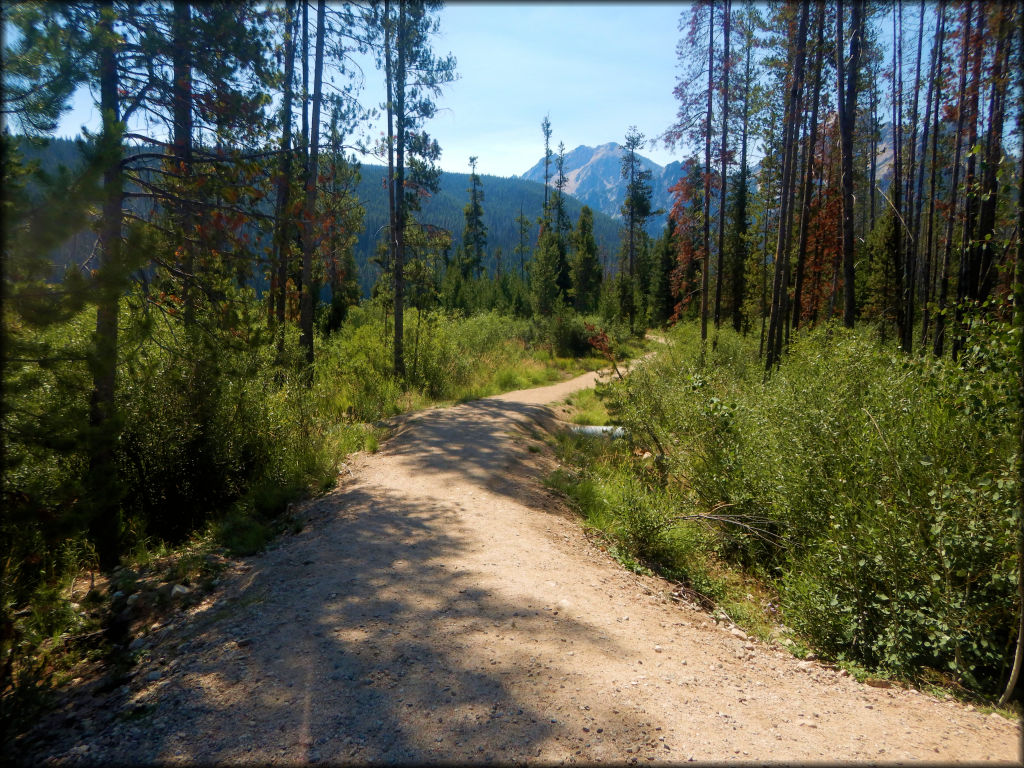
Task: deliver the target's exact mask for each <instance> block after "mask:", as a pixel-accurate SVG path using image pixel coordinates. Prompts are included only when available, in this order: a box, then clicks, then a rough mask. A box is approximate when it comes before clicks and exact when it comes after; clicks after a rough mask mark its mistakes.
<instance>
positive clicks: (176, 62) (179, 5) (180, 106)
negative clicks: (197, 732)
mask: <svg viewBox="0 0 1024 768" xmlns="http://www.w3.org/2000/svg"><path fill="white" fill-rule="evenodd" d="M191 15H192V9H191V5H190V4H189V2H188V0H177V2H175V3H174V24H173V27H174V31H173V36H174V40H173V43H172V46H171V53H172V58H173V76H174V84H173V87H172V92H173V111H174V133H173V137H172V143H173V145H174V159H175V161H176V162H177V163H178V165H179V168H178V169H176V170H177V171H178V172H179V173H181V174H182V175H183V181H184V185H183V186H184V188H185V194H186V195H188V193H189V187H188V179H189V177H190V176H191V175H192V66H191V62H190V61H189V45H190V42H191V41H190V40H189V37H190V35H189V26H190V24H191ZM177 209H178V210H177V217H178V225H179V226H180V227H181V234H182V242H181V247H182V250H183V251H184V259H183V260H182V263H181V269H182V272H183V273H184V279H183V281H182V289H181V292H182V293H181V298H182V301H183V303H184V305H185V307H184V308H185V326H186V327H191V326H192V324H193V323H194V322H195V298H194V295H193V292H192V284H193V282H194V280H195V250H194V249H195V245H194V243H193V232H192V211H191V206H190V205H189V202H188V200H187V199H186V198H185V196H183V197H182V198H180V199H179V200H178V201H177Z"/></svg>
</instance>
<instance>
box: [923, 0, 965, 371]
mask: <svg viewBox="0 0 1024 768" xmlns="http://www.w3.org/2000/svg"><path fill="white" fill-rule="evenodd" d="M973 10H974V8H973V5H972V0H967V6H966V8H965V10H964V34H963V42H962V45H961V50H960V89H959V91H958V93H959V96H958V99H957V117H956V133H955V134H954V136H953V142H954V143H955V144H956V149H955V150H954V151H953V179H952V181H951V183H950V187H949V212H948V214H947V217H946V235H945V240H944V242H943V247H942V272H941V274H940V275H939V304H938V307H937V311H936V314H935V338H934V341H933V345H932V351H933V353H934V354H935V356H936V357H941V356H942V351H943V345H944V342H945V336H946V333H945V331H946V312H945V310H946V301H947V298H948V296H949V261H950V257H951V254H952V250H953V224H954V222H955V221H956V199H957V190H958V188H959V186H960V147H961V145H962V143H963V142H962V139H961V137H962V136H963V132H964V111H965V107H966V104H965V103H964V102H965V100H966V97H967V58H968V56H969V55H970V42H971V21H972V18H973V17H972V13H973Z"/></svg>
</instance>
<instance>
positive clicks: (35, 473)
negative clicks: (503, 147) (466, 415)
mask: <svg viewBox="0 0 1024 768" xmlns="http://www.w3.org/2000/svg"><path fill="white" fill-rule="evenodd" d="M579 12H580V13H586V6H580V10H579ZM2 13H3V21H4V25H5V47H4V60H3V63H4V74H3V78H4V80H3V82H4V87H3V110H4V120H5V125H4V131H3V262H2V269H3V309H2V312H3V330H2V344H3V347H2V365H3V368H2V378H3V401H2V413H0V418H2V424H3V426H2V440H3V453H2V462H3V463H2V471H3V502H2V512H0V515H2V516H0V541H2V552H0V686H2V707H0V717H2V719H3V721H4V723H5V730H8V728H7V726H10V727H11V728H15V729H16V728H17V727H20V726H19V725H18V724H17V723H18V722H19V721H18V718H19V717H22V718H24V716H25V713H29V712H31V711H32V709H31V706H30V705H31V704H32V702H37V701H38V700H40V697H45V695H46V693H47V691H50V690H52V689H53V687H54V686H58V685H60V684H61V683H62V682H65V681H66V680H67V679H69V677H71V676H72V675H73V674H74V670H75V669H76V668H77V667H76V665H81V664H85V663H90V662H97V661H99V660H102V659H107V658H111V657H112V656H111V655H112V654H114V649H117V648H118V647H119V644H123V643H124V637H123V636H122V635H119V634H118V633H119V632H121V633H123V631H124V626H123V624H124V622H123V621H121V622H120V623H119V620H118V619H119V617H123V616H124V615H125V613H126V612H127V613H130V611H129V608H130V607H131V606H130V605H128V604H127V603H126V602H125V598H124V592H125V591H126V590H127V589H128V587H129V586H130V583H131V582H132V580H133V579H136V578H138V576H139V574H140V573H141V572H143V571H145V569H147V568H156V567H158V566H159V565H160V564H161V563H167V562H171V563H173V566H172V567H173V568H174V574H173V576H171V575H167V576H166V578H167V579H168V580H170V579H172V578H173V579H176V580H177V581H179V582H182V583H185V584H188V585H189V589H191V590H193V591H196V592H199V591H201V590H203V589H212V585H213V584H215V583H216V576H217V573H218V570H217V568H218V567H219V566H218V562H220V561H219V560H218V558H221V559H222V558H223V557H240V556H246V555H249V554H252V553H254V552H257V551H259V550H260V549H262V548H263V547H264V546H266V544H267V543H268V542H269V541H270V540H271V539H272V538H273V537H274V536H276V535H278V534H280V533H281V532H282V531H286V530H287V529H288V526H289V525H290V517H289V514H290V512H289V510H290V505H291V504H292V503H293V502H295V501H297V500H299V499H302V498H308V497H309V496H311V495H316V494H319V493H322V492H324V491H326V490H328V489H330V488H332V487H333V486H334V485H335V484H336V482H337V481H338V474H339V471H340V469H341V467H342V465H343V463H344V460H345V457H346V456H348V455H349V454H351V453H353V452H356V451H360V450H369V451H372V450H376V447H377V445H378V443H379V441H381V440H383V439H384V438H385V437H386V435H387V430H386V427H385V426H384V424H383V422H382V420H383V419H385V418H386V417H389V416H394V415H396V414H400V413H403V412H407V411H411V410H416V409H421V408H424V407H427V406H429V405H434V404H442V403H452V402H455V401H465V400H471V399H474V398H478V397H483V396H486V395H490V394H494V393H497V392H502V391H508V390H516V389H522V388H526V387H530V386H536V385H538V384H542V383H547V382H551V381H555V380H558V379H560V378H564V377H566V376H568V375H569V374H571V373H580V372H582V371H584V370H593V369H596V368H599V367H602V366H605V365H608V364H609V363H611V364H614V365H616V366H621V364H622V363H623V362H624V361H625V360H628V359H630V358H635V359H639V358H640V357H641V356H642V355H646V357H644V358H643V362H638V363H637V364H636V365H635V366H634V367H633V368H632V370H631V371H630V373H629V374H628V375H623V376H619V377H617V379H616V380H615V381H614V382H613V383H611V384H608V385H602V386H599V387H598V389H597V391H596V395H595V394H594V393H589V394H581V395H579V396H576V397H575V398H574V403H575V406H576V408H577V409H578V411H579V414H578V417H579V418H578V420H579V421H580V422H581V423H596V424H605V423H608V424H614V425H618V426H620V427H622V428H623V429H624V432H625V435H626V436H625V438H624V439H621V440H614V441H611V440H604V439H596V440H595V439H593V438H588V437H586V436H583V435H578V434H566V435H562V436H560V437H559V438H558V440H557V441H556V445H555V451H556V454H557V455H558V457H559V459H560V462H561V468H560V469H559V470H558V471H557V472H555V474H554V475H552V476H551V477H549V478H548V480H547V482H548V484H549V485H550V487H552V488H555V489H557V490H559V491H560V492H561V493H562V494H564V496H565V497H566V498H567V499H568V501H569V503H570V504H572V505H573V506H574V507H575V508H576V509H577V510H578V511H579V513H580V514H581V515H582V516H583V518H584V519H585V521H586V524H587V525H588V526H590V527H591V528H593V529H594V530H596V531H599V532H600V536H602V537H604V540H605V541H606V542H607V544H608V547H609V551H611V552H613V554H614V556H615V557H616V558H617V559H619V560H620V562H621V563H622V564H623V565H624V566H626V567H627V568H630V569H634V570H636V571H637V572H641V573H650V572H656V573H659V574H661V575H663V576H666V577H668V578H670V579H672V580H674V581H676V582H677V583H678V584H679V585H680V589H681V590H682V592H683V593H685V594H686V595H688V596H689V598H690V599H693V600H696V601H698V602H699V603H700V604H701V605H704V606H705V607H706V608H707V609H708V610H709V611H711V612H713V613H715V614H716V615H717V614H718V613H721V614H722V615H723V616H728V617H729V618H730V620H733V621H736V622H738V623H740V624H743V625H744V626H745V627H747V628H748V629H749V631H751V632H753V633H761V634H763V636H765V637H770V636H777V637H783V636H784V642H785V643H786V644H787V645H790V646H791V648H792V649H793V650H794V652H795V653H798V654H801V655H803V654H807V653H811V652H813V653H815V654H817V655H819V656H821V657H822V658H826V659H829V660H831V661H833V662H834V663H836V664H838V665H841V666H843V667H844V668H846V669H849V670H850V671H851V672H853V673H854V674H857V675H860V676H862V677H868V676H883V677H885V678H886V679H890V678H891V679H896V680H904V681H914V682H915V683H916V684H918V685H923V686H934V687H936V688H937V689H941V690H946V691H951V692H953V693H955V694H956V695H959V696H963V697H966V698H970V699H973V700H979V701H984V702H988V703H989V704H994V703H995V702H998V703H999V704H1000V705H1003V706H1006V705H1009V706H1017V707H1019V695H1020V694H1019V689H1020V683H1019V672H1020V667H1021V665H1022V662H1024V658H1022V656H1024V645H1022V643H1024V574H1022V564H1024V533H1022V522H1024V517H1022V516H1024V482H1022V477H1024V475H1022V472H1024V464H1022V462H1024V422H1022V417H1021V414H1022V412H1024V333H1022V329H1024V254H1022V251H1021V247H1022V246H1021V243H1022V239H1024V238H1022V232H1024V205H1022V200H1024V186H1022V185H1024V152H1022V150H1021V142H1022V138H1024V3H1021V2H1003V3H983V2H980V0H939V2H937V3H934V2H927V3H926V2H923V0H922V1H921V2H913V1H912V0H892V1H891V2H864V3H861V2H856V1H855V0H846V1H844V0H827V1H824V0H823V1H821V2H818V1H815V2H778V3H767V4H761V3H750V2H741V1H740V0H736V1H735V2H734V1H733V0H701V1H699V2H694V3H692V4H689V5H685V6H684V8H683V10H682V15H681V18H680V25H679V35H680V37H679V43H678V49H677V55H678V60H679V67H678V80H677V87H676V89H675V92H674V93H666V94H665V99H666V101H672V100H673V99H674V104H675V108H676V112H677V117H676V120H675V121H674V122H673V124H671V125H669V126H663V127H662V129H663V130H662V132H661V133H659V134H658V135H654V136H645V135H644V134H643V133H641V132H640V131H639V130H638V129H637V128H636V127H635V126H632V125H629V124H625V125H623V126H622V135H623V139H622V154H621V167H620V174H621V181H622V183H623V185H624V195H623V199H622V202H621V206H620V209H619V215H618V217H616V218H614V219H613V218H611V217H609V216H607V215H606V214H603V213H601V212H599V211H594V210H592V209H591V208H590V207H587V206H584V205H581V204H580V203H579V202H578V201H576V200H574V199H573V198H572V197H571V196H570V195H569V194H568V193H567V192H566V185H567V170H566V168H565V167H564V158H565V148H564V145H560V146H558V147H555V146H553V144H552V139H553V137H554V138H557V131H558V126H557V125H552V123H551V121H550V120H549V119H548V118H547V117H545V116H543V115H538V116H537V126H538V131H537V146H538V153H539V154H540V153H542V158H543V162H544V169H545V183H544V184H537V183H535V182H527V181H525V180H521V179H497V178H495V177H491V176H487V175H482V174H478V173H477V165H478V164H480V165H481V167H482V166H483V165H484V160H482V159H481V158H482V157H484V155H485V152H486V147H481V149H480V155H479V157H478V156H474V157H471V158H467V169H468V170H469V173H468V174H465V175H458V174H442V172H441V170H440V168H439V166H438V161H439V158H440V154H441V151H442V149H443V148H442V147H440V146H439V145H438V143H437V142H436V141H435V140H433V139H432V138H431V137H430V135H429V133H428V131H429V121H430V119H431V118H432V117H433V116H434V115H435V113H436V111H437V110H438V108H439V106H440V105H442V104H443V101H444V93H445V88H446V87H447V86H449V85H450V84H451V83H452V82H454V80H455V79H456V78H457V77H458V71H457V66H456V58H455V56H453V55H452V54H450V53H446V54H440V53H438V52H437V51H436V50H435V39H436V35H437V31H438V25H439V22H440V20H441V18H442V15H443V9H442V6H441V4H440V3H434V2H406V1H405V0H393V1H389V2H383V3H367V4H358V3H351V4H348V3H346V4H339V3H326V2H324V0H319V2H318V3H307V2H304V3H299V2H296V1H295V0H285V2H283V3H281V2H276V3H264V2H231V3H193V2H189V1H188V0H176V2H173V3H155V4H154V3H135V2H120V1H115V0H109V1H107V2H97V3H91V2H68V3H60V4H57V3H36V2H23V3H13V4H5V5H4V7H3V12H2ZM355 53H359V54H363V55H365V54H369V55H371V56H372V57H373V58H374V60H375V62H376V66H377V69H376V71H367V72H362V71H361V70H359V69H358V68H357V67H356V66H354V64H353V59H352V57H353V54H355ZM454 53H455V54H457V53H458V52H457V51H455V52H454ZM363 77H365V78H379V79H380V80H381V82H383V83H384V84H385V86H386V100H385V102H384V103H382V104H370V103H366V100H365V99H364V98H363V97H362V96H361V93H360V88H359V86H360V84H361V79H362V78H363ZM84 87H87V88H88V89H90V91H91V93H93V94H94V95H95V102H96V107H97V110H98V113H99V115H100V116H101V123H100V124H99V126H98V128H96V129H95V130H93V131H88V130H87V131H86V132H85V133H84V134H83V136H82V137H81V138H80V139H79V140H77V141H76V142H74V143H71V142H68V141H62V140H56V139H52V135H53V132H54V129H55V127H56V125H57V121H58V119H59V117H60V115H61V114H62V113H63V112H64V111H65V110H66V108H67V106H68V104H69V102H70V100H71V99H72V97H73V95H74V94H75V93H76V92H77V91H79V90H80V89H81V88H84ZM552 98H557V95H554V96H553V97H552ZM375 110H379V112H380V115H381V117H382V119H385V118H386V129H385V130H384V131H383V132H382V133H381V134H380V135H378V136H376V138H373V139H371V138H367V136H368V135H369V134H368V133H367V130H366V128H367V126H368V125H370V124H371V121H372V120H374V119H375V116H374V114H373V113H374V111H375ZM624 118H625V120H626V121H629V116H628V114H625V115H624ZM610 138H611V137H610ZM651 141H654V142H659V143H662V144H667V145H668V146H670V147H672V148H674V149H675V151H677V152H678V154H679V160H680V161H681V162H682V166H681V176H680V178H679V179H678V181H677V183H675V185H674V186H673V187H672V189H671V199H672V206H671V210H669V211H661V210H655V209H654V206H653V204H652V199H653V194H652V188H651V183H652V181H651V175H650V171H648V170H645V169H644V167H643V165H642V163H641V162H640V155H641V153H642V151H643V149H644V147H645V145H646V143H647V142H651ZM360 158H361V159H360ZM524 170H525V168H524ZM499 190H500V191H499ZM661 220H664V221H665V225H664V227H663V228H662V229H661V231H660V232H656V233H655V234H653V235H652V234H651V232H652V229H654V227H653V226H652V222H654V223H655V224H657V222H659V221H661ZM97 578H101V579H105V581H104V582H103V583H104V584H107V585H109V586H108V587H107V588H104V589H98V588H92V589H87V590H85V592H84V596H81V595H79V596H74V595H75V594H76V593H74V590H73V587H74V585H76V584H79V585H80V584H81V583H84V582H85V581H88V580H91V581H92V582H93V583H95V580H96V579H97ZM115 596H117V597H115ZM161 599H162V600H163V601H164V603H166V602H167V601H168V600H169V599H170V598H169V597H168V596H167V595H162V597H161ZM779 633H782V634H779Z"/></svg>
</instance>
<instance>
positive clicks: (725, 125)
mask: <svg viewBox="0 0 1024 768" xmlns="http://www.w3.org/2000/svg"><path fill="white" fill-rule="evenodd" d="M724 5H725V7H724V9H723V10H724V14H725V15H724V19H725V24H724V27H723V29H722V148H721V151H720V157H721V167H722V171H721V174H722V189H721V191H720V192H719V193H718V272H717V274H716V275H715V330H716V331H717V330H718V329H719V327H720V326H721V323H722V275H723V273H724V272H725V208H726V205H725V199H726V194H727V187H728V179H729V176H728V172H727V168H728V164H727V160H728V156H727V154H726V153H727V151H728V146H729V70H730V69H731V67H730V60H729V27H730V26H731V25H730V21H731V19H730V18H729V17H730V16H731V14H732V0H725V3H724ZM716 338H717V337H716Z"/></svg>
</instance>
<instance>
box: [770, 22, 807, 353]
mask: <svg viewBox="0 0 1024 768" xmlns="http://www.w3.org/2000/svg"><path fill="white" fill-rule="evenodd" d="M809 11H810V5H809V4H807V3H803V4H802V5H801V9H800V23H799V28H798V31H797V36H796V41H795V43H794V45H795V52H794V57H793V74H792V78H791V80H790V85H789V88H788V90H787V93H786V111H785V118H784V121H783V131H782V146H783V154H782V180H781V183H780V186H779V191H780V199H781V203H782V205H781V209H780V211H779V234H778V239H777V241H776V248H775V275H774V278H773V280H772V306H771V316H770V317H769V319H768V344H767V354H766V355H765V370H766V371H770V370H772V368H774V367H775V364H776V363H777V362H778V360H779V357H780V356H781V354H782V336H783V326H784V325H785V319H786V315H787V312H788V302H787V298H788V293H789V247H790V234H791V230H792V221H793V210H792V209H793V203H794V202H795V201H794V195H793V192H794V190H795V188H796V184H795V177H796V168H795V167H794V166H795V165H796V155H797V153H796V145H797V144H798V137H797V132H798V128H799V125H800V117H801V113H802V111H803V109H802V93H803V78H804V58H805V54H806V50H807V17H808V14H809Z"/></svg>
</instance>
